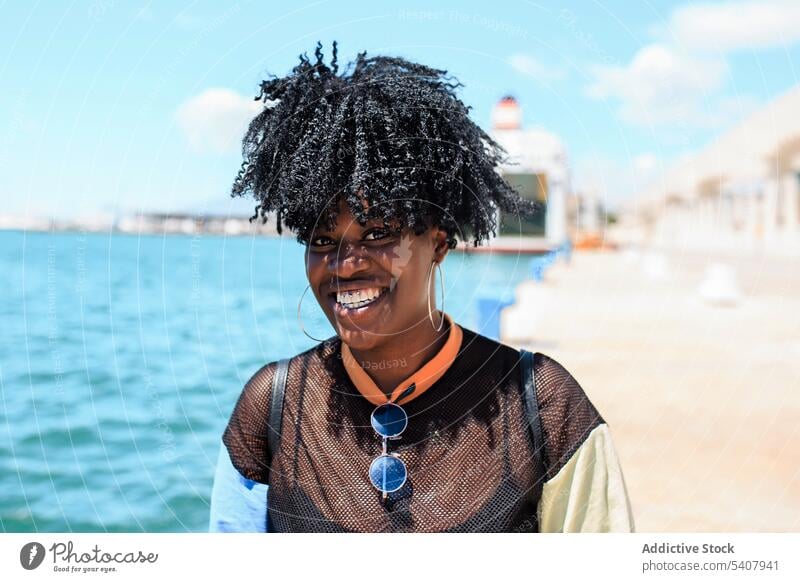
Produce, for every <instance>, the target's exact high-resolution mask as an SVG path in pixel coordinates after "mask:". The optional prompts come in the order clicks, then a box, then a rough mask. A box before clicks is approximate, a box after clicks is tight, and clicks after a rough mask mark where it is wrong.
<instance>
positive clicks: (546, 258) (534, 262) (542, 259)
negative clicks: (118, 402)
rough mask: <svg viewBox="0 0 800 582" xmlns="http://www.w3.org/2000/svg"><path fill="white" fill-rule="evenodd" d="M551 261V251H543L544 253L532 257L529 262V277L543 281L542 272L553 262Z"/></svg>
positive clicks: (552, 256)
mask: <svg viewBox="0 0 800 582" xmlns="http://www.w3.org/2000/svg"><path fill="white" fill-rule="evenodd" d="M553 261H554V254H553V253H545V254H544V255H539V256H536V257H533V258H532V259H531V262H530V269H531V279H533V280H534V281H540V282H541V281H544V273H545V271H547V269H548V267H549V266H550V265H552V264H553Z"/></svg>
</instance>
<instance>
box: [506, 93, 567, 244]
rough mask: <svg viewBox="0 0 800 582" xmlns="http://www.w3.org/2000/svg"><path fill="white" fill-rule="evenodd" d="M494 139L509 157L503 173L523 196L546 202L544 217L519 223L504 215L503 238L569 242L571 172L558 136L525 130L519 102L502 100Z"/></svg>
mask: <svg viewBox="0 0 800 582" xmlns="http://www.w3.org/2000/svg"><path fill="white" fill-rule="evenodd" d="M490 135H491V137H492V139H494V140H495V141H496V142H497V143H499V144H500V145H501V146H502V147H503V148H504V149H505V150H506V151H507V152H508V154H509V158H510V163H508V164H505V165H503V166H502V167H501V168H500V170H501V171H502V173H503V176H504V177H505V178H506V179H507V180H508V181H509V183H511V184H512V185H514V186H515V187H517V188H518V190H519V191H520V193H521V194H522V196H525V197H527V198H530V199H536V200H540V201H542V202H544V203H545V210H544V211H543V213H542V215H541V216H539V217H537V218H534V219H533V220H530V219H529V220H525V221H523V222H522V223H520V222H519V217H517V216H513V215H511V216H504V219H505V226H504V227H503V228H502V229H501V230H500V233H499V234H500V235H518V234H523V235H526V234H527V235H534V236H543V237H545V239H546V242H547V244H549V245H559V244H561V243H563V242H564V241H566V240H567V238H568V232H567V197H568V194H569V191H570V172H569V165H568V159H567V152H566V148H565V147H564V144H563V143H562V142H561V140H560V139H559V137H558V136H556V135H555V134H552V133H550V132H547V131H545V130H543V129H541V128H527V129H523V127H522V109H521V108H520V106H519V103H517V101H516V99H514V97H511V96H506V97H503V98H502V99H501V100H500V101H499V102H498V103H497V105H495V107H494V109H493V111H492V129H491V131H490Z"/></svg>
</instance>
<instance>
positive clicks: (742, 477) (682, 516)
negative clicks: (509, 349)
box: [501, 250, 800, 532]
mask: <svg viewBox="0 0 800 582" xmlns="http://www.w3.org/2000/svg"><path fill="white" fill-rule="evenodd" d="M717 261H723V262H725V263H726V264H727V265H730V266H732V267H733V268H735V270H736V275H737V278H738V282H739V286H740V289H741V293H742V296H741V300H740V301H739V303H738V304H736V305H735V306H722V305H716V304H710V303H708V302H706V301H704V300H703V299H701V297H700V294H699V293H698V288H699V286H700V284H701V282H702V280H703V278H704V273H705V271H706V268H707V267H708V266H709V265H710V264H712V263H714V262H717ZM517 292H518V305H521V307H514V308H509V309H506V310H505V311H504V312H503V314H502V318H501V322H502V330H503V332H502V333H503V341H505V342H506V343H508V344H510V345H513V346H515V347H525V348H527V349H532V350H538V351H541V352H544V353H546V354H548V355H550V356H551V357H554V358H555V359H556V360H558V361H559V362H561V363H562V365H564V366H565V367H566V368H567V369H568V370H569V371H570V372H571V373H572V374H573V376H575V377H576V379H577V380H578V382H580V384H581V385H582V386H583V388H584V390H585V391H586V392H587V394H588V395H589V397H590V399H591V400H592V401H593V403H594V404H595V406H597V408H598V409H599V410H600V413H601V414H602V415H603V416H604V418H605V419H606V421H607V422H608V424H609V426H610V428H611V432H612V436H613V438H614V442H615V445H616V447H617V450H618V452H619V454H620V458H621V462H622V467H623V472H624V475H625V479H626V483H627V486H628V490H629V493H630V495H631V501H632V503H633V507H634V511H635V520H636V527H637V531H645V532H646V531H653V532H655V531H658V532H677V531H692V532H705V531H709V532H710V531H737V532H738V531H741V532H745V531H757V532H776V531H800V261H798V260H797V259H791V258H759V257H758V256H755V255H748V256H746V255H740V254H734V253H729V254H727V255H721V254H715V255H713V256H711V255H709V254H700V253H694V254H688V253H683V254H682V253H679V252H676V251H667V252H663V253H658V252H654V251H646V252H642V251H631V250H623V251H617V252H613V251H598V252H580V253H579V252H576V253H573V255H572V261H571V264H569V265H564V264H563V263H561V262H559V263H558V264H556V265H555V266H554V267H552V268H551V270H550V271H549V272H548V273H547V276H546V280H545V282H544V283H535V282H527V283H523V284H522V285H521V286H520V287H519V288H518V289H517Z"/></svg>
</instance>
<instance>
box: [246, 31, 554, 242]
mask: <svg viewBox="0 0 800 582" xmlns="http://www.w3.org/2000/svg"><path fill="white" fill-rule="evenodd" d="M336 46H337V45H336V42H335V41H334V43H333V58H332V60H331V63H330V66H328V65H326V64H325V63H324V62H323V54H322V44H321V43H317V48H316V51H315V57H316V62H311V61H310V60H309V58H308V56H307V55H306V54H301V55H300V56H299V58H300V64H298V65H297V66H296V67H295V68H294V69H293V70H292V72H291V74H289V75H288V76H286V77H283V78H277V77H275V76H274V75H272V76H271V78H270V79H268V80H265V81H263V82H262V83H261V92H260V93H259V95H258V96H257V97H256V98H255V99H256V100H263V102H264V110H263V111H262V112H261V113H259V114H258V115H257V116H256V117H255V118H254V119H253V120H252V121H251V122H250V126H249V128H248V130H247V133H246V134H245V136H244V138H243V140H242V156H243V159H244V161H243V163H242V167H241V170H240V171H239V173H238V175H237V177H236V180H235V181H234V184H233V188H232V191H231V196H244V195H245V194H248V193H251V194H252V195H253V197H254V198H255V200H256V201H257V205H256V207H255V214H254V215H253V216H252V217H251V221H252V220H255V219H257V218H258V217H259V216H261V217H262V222H266V221H267V214H268V213H269V212H275V213H276V216H277V231H278V233H279V234H280V233H282V227H281V223H282V222H283V223H284V224H285V225H286V227H288V228H289V229H290V230H292V231H294V232H295V233H296V235H297V240H298V242H300V243H301V244H308V242H309V240H310V237H311V235H312V233H313V231H314V230H315V229H316V228H317V227H318V225H320V226H323V225H324V226H325V227H327V228H328V229H331V230H332V229H333V228H334V225H335V220H336V214H337V206H338V204H339V202H340V200H341V198H342V197H344V199H345V200H346V202H347V204H348V206H349V208H350V209H351V211H352V213H353V215H354V216H356V217H357V219H358V220H359V222H360V223H361V224H362V225H363V224H365V223H366V221H367V220H370V219H375V218H378V219H382V220H383V222H384V224H386V225H388V224H389V223H394V224H401V225H405V226H408V227H410V228H412V229H413V230H414V232H415V233H416V234H421V233H422V232H424V231H425V230H427V229H428V228H429V227H430V226H432V225H437V226H439V227H440V228H442V229H443V230H445V231H446V232H447V235H448V236H447V244H448V246H449V248H455V246H456V245H457V242H456V238H455V237H456V235H458V236H459V237H460V238H462V240H467V239H468V238H469V237H472V238H473V241H474V246H478V244H479V243H480V242H481V241H483V240H486V239H488V238H489V237H490V236H491V235H493V234H494V233H495V231H496V226H497V225H496V220H495V208H496V207H499V208H500V209H502V210H504V211H506V212H513V213H515V214H517V215H533V214H534V213H535V212H537V211H538V210H540V208H541V203H539V202H537V201H534V200H528V199H525V198H522V197H521V196H519V194H518V193H517V192H516V191H515V190H514V188H513V187H512V186H511V185H510V184H509V183H508V182H506V180H505V179H503V177H502V176H501V175H500V173H499V172H498V170H497V166H498V165H499V164H501V163H504V162H506V161H507V160H508V156H507V153H506V152H505V151H504V150H503V149H502V147H501V146H500V145H499V144H497V143H496V142H495V141H494V140H492V139H491V137H489V135H487V134H486V133H485V132H484V131H483V130H482V129H480V128H479V127H478V126H477V125H476V124H475V123H474V122H473V121H472V120H471V119H470V118H469V110H470V107H467V106H465V105H464V104H463V103H462V102H461V101H460V99H458V97H456V95H455V89H456V88H458V87H462V86H463V85H462V84H461V83H460V82H459V81H458V80H457V79H455V78H454V77H452V76H448V75H447V71H443V70H439V69H433V68H430V67H427V66H424V65H421V64H418V63H413V62H409V61H407V60H405V59H402V58H395V57H388V56H375V57H371V58H366V52H362V53H359V54H358V56H357V59H356V61H355V63H352V62H351V63H349V64H348V66H347V67H346V68H345V71H344V72H343V73H342V74H341V75H339V74H338V69H339V68H338V65H337V62H336V60H337V52H336ZM353 65H354V66H353ZM351 68H352V72H350V69H351Z"/></svg>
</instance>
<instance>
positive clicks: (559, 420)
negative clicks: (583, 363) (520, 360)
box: [533, 352, 605, 478]
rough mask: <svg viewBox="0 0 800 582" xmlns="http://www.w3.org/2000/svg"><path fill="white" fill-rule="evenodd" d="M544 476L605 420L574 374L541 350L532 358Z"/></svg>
mask: <svg viewBox="0 0 800 582" xmlns="http://www.w3.org/2000/svg"><path fill="white" fill-rule="evenodd" d="M533 369H534V375H535V378H536V397H537V400H538V403H539V415H540V418H541V424H542V432H543V433H544V439H545V456H546V465H547V475H548V478H552V477H553V476H554V475H556V474H557V473H558V471H559V470H560V469H561V468H562V467H563V466H564V465H565V464H566V463H567V461H569V459H570V458H571V457H572V455H573V454H574V453H575V451H577V450H578V449H579V448H580V447H581V445H583V443H584V442H586V440H587V439H588V438H589V436H590V434H591V433H592V431H593V430H594V429H595V428H597V427H598V426H600V425H602V424H605V420H604V419H603V417H602V416H601V415H600V413H599V412H598V410H597V408H595V406H594V405H593V404H592V402H591V400H589V397H588V396H587V395H586V392H585V391H584V390H583V388H582V387H581V385H580V383H579V382H578V381H577V380H576V379H575V377H574V376H573V375H572V374H571V373H570V372H569V371H568V370H567V369H566V368H565V367H564V366H563V365H561V364H560V363H559V362H558V361H556V360H555V359H553V358H551V357H550V356H548V355H546V354H543V353H541V352H536V353H535V354H534V359H533Z"/></svg>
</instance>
